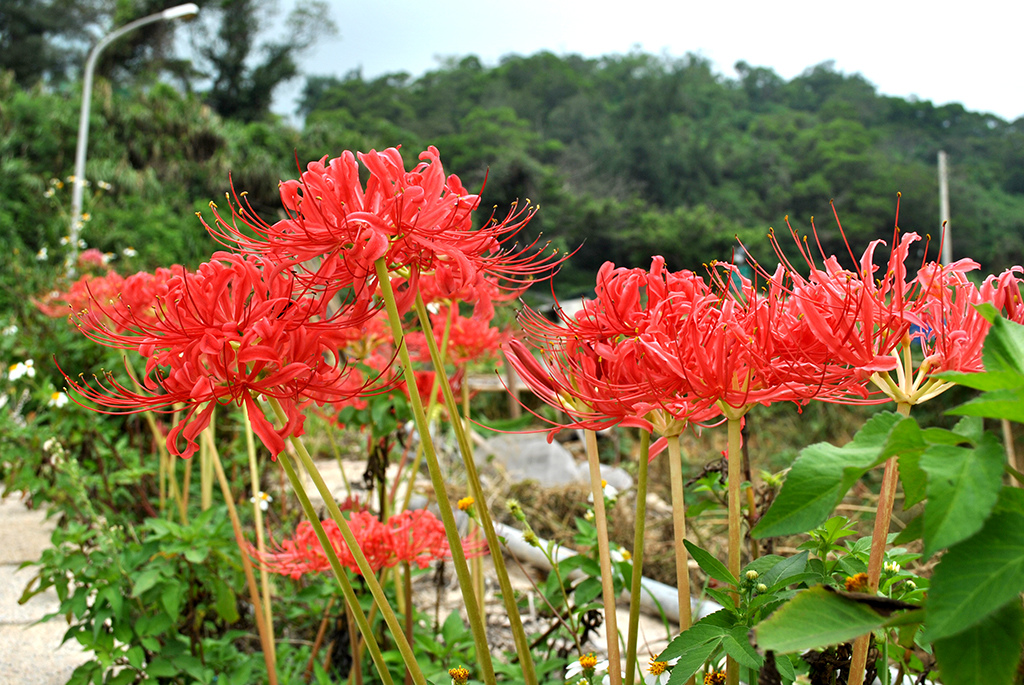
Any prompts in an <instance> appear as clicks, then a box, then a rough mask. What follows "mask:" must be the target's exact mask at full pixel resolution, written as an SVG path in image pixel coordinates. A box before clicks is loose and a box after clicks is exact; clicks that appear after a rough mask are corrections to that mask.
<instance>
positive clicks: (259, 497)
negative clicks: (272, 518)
mask: <svg viewBox="0 0 1024 685" xmlns="http://www.w3.org/2000/svg"><path fill="white" fill-rule="evenodd" d="M249 501H250V502H252V503H253V504H259V507H260V511H266V510H267V509H268V508H270V503H271V502H273V501H274V498H273V497H271V496H270V495H268V494H267V493H265V492H263V491H262V490H260V491H259V492H257V493H256V496H255V497H250V498H249Z"/></svg>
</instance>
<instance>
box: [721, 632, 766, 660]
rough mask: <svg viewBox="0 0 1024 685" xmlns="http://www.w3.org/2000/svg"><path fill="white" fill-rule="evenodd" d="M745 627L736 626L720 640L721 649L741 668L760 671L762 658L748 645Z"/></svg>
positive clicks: (748, 640)
mask: <svg viewBox="0 0 1024 685" xmlns="http://www.w3.org/2000/svg"><path fill="white" fill-rule="evenodd" d="M748 632H749V629H748V628H747V626H743V625H741V626H736V627H735V628H733V629H732V630H730V631H729V633H728V634H727V635H726V636H725V637H724V638H723V639H722V649H724V650H725V653H726V654H728V655H729V656H731V657H732V658H733V659H735V660H736V661H737V662H738V663H739V664H740V665H741V666H746V667H747V668H753V669H760V668H761V666H762V665H763V664H764V658H763V657H762V656H761V655H760V654H758V653H757V650H755V649H754V648H753V647H752V646H751V645H750V639H749V638H748V637H747V633H748Z"/></svg>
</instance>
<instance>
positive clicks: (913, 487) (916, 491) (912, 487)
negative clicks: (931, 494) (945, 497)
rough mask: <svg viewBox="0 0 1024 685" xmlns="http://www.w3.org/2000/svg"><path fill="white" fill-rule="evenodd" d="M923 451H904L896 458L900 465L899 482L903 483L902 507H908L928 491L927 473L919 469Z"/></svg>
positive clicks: (918, 500) (920, 499)
mask: <svg viewBox="0 0 1024 685" xmlns="http://www.w3.org/2000/svg"><path fill="white" fill-rule="evenodd" d="M922 454H923V451H920V450H918V451H914V452H905V453H903V454H901V455H899V457H898V458H897V459H896V461H897V463H898V464H899V465H900V468H899V474H900V483H902V484H903V498H904V504H903V508H904V509H909V508H910V507H912V506H914V505H915V504H917V503H918V502H920V501H922V500H923V499H924V498H925V495H926V494H927V493H928V474H927V473H925V472H924V471H922V470H921V455H922Z"/></svg>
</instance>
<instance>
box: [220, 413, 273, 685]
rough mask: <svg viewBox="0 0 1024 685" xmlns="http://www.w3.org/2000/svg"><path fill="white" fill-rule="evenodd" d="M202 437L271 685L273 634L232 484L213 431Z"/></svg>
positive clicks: (271, 684)
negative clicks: (224, 507)
mask: <svg viewBox="0 0 1024 685" xmlns="http://www.w3.org/2000/svg"><path fill="white" fill-rule="evenodd" d="M202 439H203V440H204V441H205V442H206V451H207V458H208V459H209V461H210V468H211V470H212V471H213V472H215V473H216V474H217V480H218V481H219V482H220V490H221V493H222V494H223V495H224V502H225V503H226V504H227V506H228V516H229V517H230V518H231V528H232V529H233V530H234V532H235V544H237V545H238V552H239V554H240V555H241V557H242V570H243V571H244V572H245V582H246V585H247V586H248V587H249V599H250V600H252V607H253V612H254V613H255V614H256V631H257V632H258V633H259V636H260V646H261V647H262V648H263V660H264V662H266V664H267V678H268V679H269V681H270V685H277V664H276V659H275V650H274V645H273V644H272V642H273V638H272V637H271V635H270V632H269V631H268V630H267V619H266V614H265V613H264V611H263V606H262V603H261V602H260V592H259V588H258V587H257V586H256V576H255V575H254V574H253V572H252V562H251V561H249V553H248V551H247V550H246V545H245V536H244V535H243V534H242V523H241V521H239V519H238V511H237V510H236V509H235V500H234V497H233V495H232V494H231V486H230V485H228V478H227V476H225V475H224V466H223V465H222V464H221V463H220V456H219V455H218V454H217V446H216V445H215V444H214V442H213V435H212V434H210V433H208V432H206V431H203V437H202ZM211 485H212V484H211Z"/></svg>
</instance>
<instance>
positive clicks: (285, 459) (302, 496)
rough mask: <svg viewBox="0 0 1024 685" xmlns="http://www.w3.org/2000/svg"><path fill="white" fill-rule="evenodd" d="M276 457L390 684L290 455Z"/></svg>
mask: <svg viewBox="0 0 1024 685" xmlns="http://www.w3.org/2000/svg"><path fill="white" fill-rule="evenodd" d="M277 460H278V461H279V462H281V467H282V468H283V469H284V472H285V475H287V476H288V482H289V483H291V486H292V491H293V492H294V493H295V496H296V497H298V498H299V504H300V505H301V506H302V511H303V512H305V514H306V519H307V520H309V522H310V523H311V524H312V525H313V532H314V533H315V534H316V538H317V540H319V541H320V546H321V547H323V550H324V552H325V553H326V554H327V560H328V561H329V562H330V564H331V570H332V571H333V572H334V577H335V578H336V579H337V581H338V585H340V586H341V592H342V594H343V595H345V604H346V606H347V609H348V612H349V615H351V616H354V617H355V622H356V625H357V626H358V627H359V632H360V633H361V634H362V636H363V640H364V641H365V642H366V646H367V649H369V650H370V658H371V659H373V663H374V665H375V666H376V667H377V672H378V673H379V674H380V677H381V679H382V680H383V681H384V683H385V685H394V682H393V681H392V679H391V671H389V670H388V665H387V663H385V662H384V655H383V654H381V651H380V646H379V645H378V644H377V638H376V637H375V636H374V634H373V628H372V627H371V626H370V622H369V621H368V620H367V619H366V614H364V613H363V610H362V608H361V607H360V606H359V598H358V597H357V596H356V593H355V590H353V589H352V583H351V582H349V579H348V576H347V575H345V569H344V568H342V565H341V561H340V560H339V559H338V553H337V552H336V551H335V549H334V545H333V544H331V541H330V539H329V538H328V537H327V532H326V531H325V530H324V526H323V523H321V522H320V517H319V516H317V513H316V510H315V509H314V508H313V504H312V502H310V501H309V496H308V495H307V494H306V490H305V488H303V487H302V481H301V480H300V479H299V477H298V474H297V473H296V472H295V467H293V466H292V464H291V457H290V456H288V455H287V454H285V453H282V454H281V455H280V456H279V457H278V459H277ZM359 668H360V665H359V664H358V663H356V664H355V666H354V667H353V670H358V669H359ZM410 670H411V669H410Z"/></svg>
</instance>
